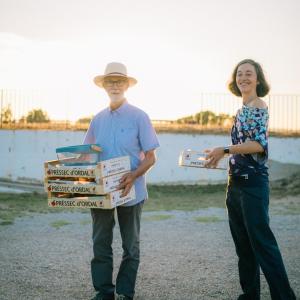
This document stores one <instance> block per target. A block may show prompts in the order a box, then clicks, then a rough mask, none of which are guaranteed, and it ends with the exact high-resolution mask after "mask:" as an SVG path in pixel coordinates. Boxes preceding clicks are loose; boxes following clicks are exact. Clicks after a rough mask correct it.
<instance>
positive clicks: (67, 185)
mask: <svg viewBox="0 0 300 300" xmlns="http://www.w3.org/2000/svg"><path fill="white" fill-rule="evenodd" d="M124 174H126V172H123V173H119V174H115V175H112V176H108V177H103V178H100V179H99V180H98V182H90V181H82V180H81V181H71V180H70V181H69V180H63V179H54V180H51V179H46V180H45V185H44V186H45V191H46V192H56V193H69V194H94V195H104V194H107V193H109V192H112V191H115V190H116V189H117V187H118V185H119V183H120V179H121V177H122V176H123V175H124Z"/></svg>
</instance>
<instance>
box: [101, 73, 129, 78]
mask: <svg viewBox="0 0 300 300" xmlns="http://www.w3.org/2000/svg"><path fill="white" fill-rule="evenodd" d="M112 74H118V75H122V76H125V77H127V75H126V74H123V73H120V72H112V73H108V74H106V75H105V76H109V75H112Z"/></svg>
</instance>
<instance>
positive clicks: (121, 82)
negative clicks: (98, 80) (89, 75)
mask: <svg viewBox="0 0 300 300" xmlns="http://www.w3.org/2000/svg"><path fill="white" fill-rule="evenodd" d="M126 82H127V80H126V79H119V80H111V79H107V80H104V85H105V86H107V87H112V86H114V84H115V85H116V86H117V87H122V86H124V85H125V83H126Z"/></svg>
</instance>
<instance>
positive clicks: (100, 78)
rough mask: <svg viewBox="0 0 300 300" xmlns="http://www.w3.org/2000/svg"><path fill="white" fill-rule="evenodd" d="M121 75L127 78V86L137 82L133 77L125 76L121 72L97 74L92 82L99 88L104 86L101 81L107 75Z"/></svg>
mask: <svg viewBox="0 0 300 300" xmlns="http://www.w3.org/2000/svg"><path fill="white" fill-rule="evenodd" d="M112 76H113V77H122V78H126V79H127V80H128V83H129V87H132V86H134V85H135V84H137V80H136V79H135V78H133V77H129V76H126V75H123V74H120V73H115V74H114V73H111V74H109V75H99V76H96V77H95V78H94V83H95V84H96V85H97V86H99V87H100V88H104V86H103V82H104V79H105V78H107V77H112Z"/></svg>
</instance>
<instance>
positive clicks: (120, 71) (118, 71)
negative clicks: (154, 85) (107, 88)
mask: <svg viewBox="0 0 300 300" xmlns="http://www.w3.org/2000/svg"><path fill="white" fill-rule="evenodd" d="M110 76H118V77H125V78H127V80H128V83H129V87H131V86H133V85H135V84H136V83H137V80H136V79H135V78H133V77H129V76H127V69H126V66H125V65H123V64H121V63H118V62H111V63H109V64H108V65H107V66H106V68H105V71H104V75H99V76H96V77H95V78H94V82H95V84H96V85H98V86H99V87H101V88H103V82H104V79H105V78H106V77H110Z"/></svg>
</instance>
